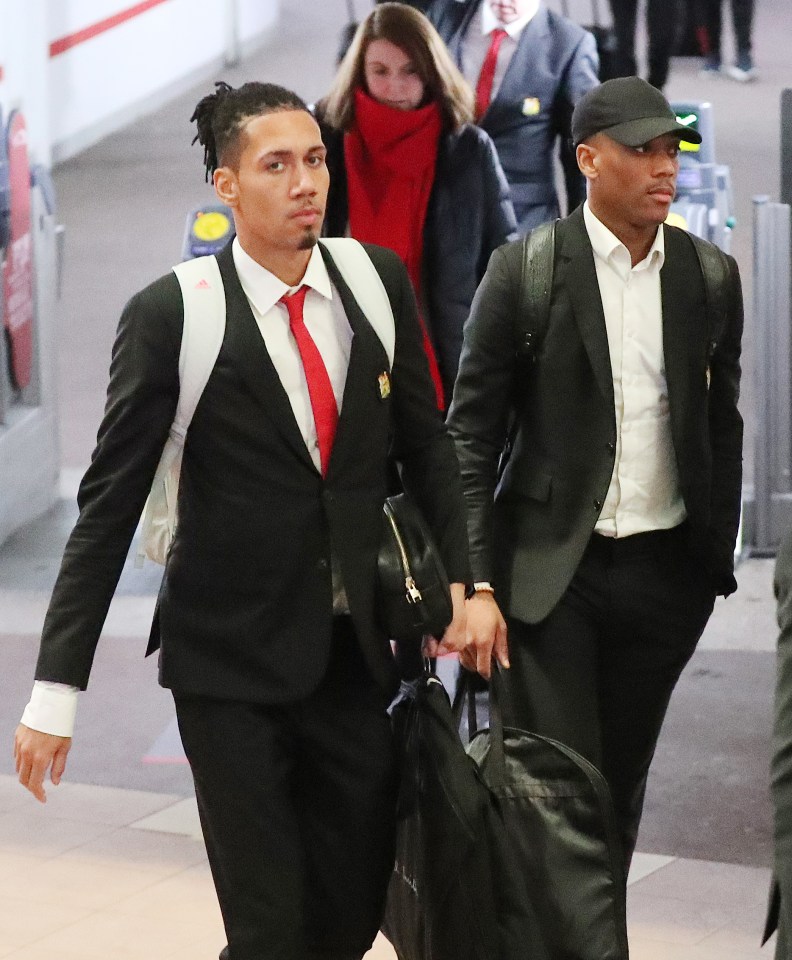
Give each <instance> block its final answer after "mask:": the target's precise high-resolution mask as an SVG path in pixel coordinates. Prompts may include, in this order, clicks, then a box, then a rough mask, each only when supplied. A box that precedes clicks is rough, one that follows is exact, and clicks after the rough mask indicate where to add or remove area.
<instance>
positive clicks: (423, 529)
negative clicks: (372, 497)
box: [377, 493, 452, 643]
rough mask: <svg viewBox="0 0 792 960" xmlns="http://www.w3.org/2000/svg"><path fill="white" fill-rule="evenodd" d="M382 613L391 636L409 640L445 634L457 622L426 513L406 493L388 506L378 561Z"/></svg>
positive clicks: (446, 578)
mask: <svg viewBox="0 0 792 960" xmlns="http://www.w3.org/2000/svg"><path fill="white" fill-rule="evenodd" d="M377 566H378V569H379V587H380V590H379V601H380V602H379V608H380V609H379V612H380V617H381V620H382V623H383V625H384V626H385V628H386V630H387V632H388V635H389V636H390V637H391V638H392V639H394V640H400V641H402V642H403V643H409V642H417V643H420V641H421V639H422V637H424V636H425V635H432V636H440V635H441V634H442V632H443V631H444V630H445V628H446V627H447V626H448V624H449V623H451V617H452V605H451V589H450V587H449V584H448V576H447V574H446V572H445V568H444V566H443V561H442V560H441V559H440V553H439V551H438V549H437V546H436V544H435V542H434V540H433V539H432V535H431V533H430V532H429V528H428V527H427V525H426V523H425V521H424V519H423V517H422V516H421V513H420V511H419V510H418V508H417V507H416V506H415V504H414V503H413V502H412V500H410V498H409V497H408V496H407V494H405V493H400V494H398V496H395V497H388V499H387V500H386V501H385V503H384V505H383V535H382V543H381V545H380V552H379V557H378V561H377Z"/></svg>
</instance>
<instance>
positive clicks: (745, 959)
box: [0, 776, 772, 960]
mask: <svg viewBox="0 0 792 960" xmlns="http://www.w3.org/2000/svg"><path fill="white" fill-rule="evenodd" d="M768 879H769V877H768V871H767V870H764V869H760V868H755V867H741V866H733V865H729V864H720V863H708V862H705V861H697V860H683V859H675V858H673V857H661V856H656V855H648V854H647V855H639V856H638V857H637V858H636V862H635V864H634V869H633V872H632V874H631V877H630V891H629V901H628V910H629V927H630V943H631V956H632V960H770V957H771V956H772V949H771V948H770V947H766V948H765V949H764V950H760V949H759V936H760V932H761V927H762V921H763V913H764V905H765V899H766V893H767V885H768ZM224 942H225V940H224V936H223V929H222V925H221V922H220V914H219V911H218V908H217V903H216V901H215V897H214V891H213V888H212V882H211V878H210V876H209V870H208V867H207V865H206V859H205V856H204V851H203V845H202V843H201V841H200V836H199V830H198V820H197V814H196V811H195V804H194V801H192V800H184V799H183V798H179V797H175V796H169V795H167V794H154V793H144V792H141V791H133V790H119V789H113V788H109V787H92V786H84V785H77V784H69V783H64V784H62V785H61V786H59V787H57V788H50V789H49V791H48V802H47V804H46V806H43V807H42V806H40V805H39V804H37V803H36V802H35V801H34V800H33V799H32V798H31V797H30V796H29V795H28V794H26V793H25V792H24V791H23V790H22V788H21V787H20V786H19V785H18V784H17V783H16V781H15V780H14V778H13V777H10V776H5V777H0V958H8V960H93V958H97V960H98V958H100V957H101V958H103V960H107V958H112V960H213V958H214V957H215V956H216V955H217V953H218V951H219V950H220V948H221V947H222V946H223V943H224ZM393 957H394V954H393V951H392V950H391V948H390V945H389V944H388V943H387V941H385V940H384V939H383V938H380V939H378V940H377V942H376V943H375V944H374V947H373V949H372V950H371V952H370V953H369V955H368V958H367V960H392V958H393Z"/></svg>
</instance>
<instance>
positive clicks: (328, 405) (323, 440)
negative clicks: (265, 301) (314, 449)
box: [280, 284, 338, 477]
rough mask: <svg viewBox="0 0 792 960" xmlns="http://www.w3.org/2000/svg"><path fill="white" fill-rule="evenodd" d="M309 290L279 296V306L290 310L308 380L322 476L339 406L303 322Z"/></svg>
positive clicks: (304, 286) (293, 332)
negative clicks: (281, 305)
mask: <svg viewBox="0 0 792 960" xmlns="http://www.w3.org/2000/svg"><path fill="white" fill-rule="evenodd" d="M307 293H308V287H307V286H306V285H305V284H303V285H302V286H301V287H300V289H299V290H298V291H297V292H296V293H293V294H291V296H289V294H285V295H284V296H282V297H281V301H280V302H281V303H282V304H284V305H285V306H286V309H287V310H288V311H289V326H290V327H291V332H292V334H293V335H294V339H295V340H296V341H297V349H298V350H299V351H300V359H301V360H302V365H303V369H304V370H305V379H306V380H307V381H308V396H309V397H310V400H311V409H312V410H313V417H314V423H315V424H316V438H317V440H318V441H319V459H320V461H321V464H322V476H323V477H324V476H326V475H327V465H328V463H329V462H330V451H331V450H332V449H333V440H334V439H335V432H336V426H337V424H338V405H337V404H336V399H335V394H334V393H333V385H332V384H331V383H330V377H329V376H328V373H327V367H326V366H325V365H324V360H322V355H321V353H319V349H318V347H317V346H316V344H315V343H314V341H313V337H312V336H311V334H310V333H309V332H308V328H307V327H306V326H305V320H304V319H303V306H304V304H305V295H306V294H307Z"/></svg>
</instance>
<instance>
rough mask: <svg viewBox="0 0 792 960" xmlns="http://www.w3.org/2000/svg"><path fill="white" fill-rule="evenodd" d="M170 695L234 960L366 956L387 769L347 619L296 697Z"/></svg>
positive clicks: (389, 855) (377, 694)
mask: <svg viewBox="0 0 792 960" xmlns="http://www.w3.org/2000/svg"><path fill="white" fill-rule="evenodd" d="M174 700H175V702H176V712H177V716H178V721H179V730H180V731H181V736H182V741H183V743H184V749H185V752H186V754H187V758H188V760H189V762H190V766H191V768H192V773H193V778H194V780H195V792H196V796H197V799H198V810H199V813H200V816H201V826H202V829H203V834H204V840H205V842H206V850H207V854H208V857H209V863H210V866H211V869H212V876H213V879H214V883H215V888H216V890H217V896H218V900H219V902H220V909H221V912H222V915H223V921H224V924H225V929H226V934H227V936H228V945H229V954H230V958H231V960H320V958H322V960H355V958H359V957H362V955H363V954H364V953H365V952H366V951H367V950H368V949H369V948H370V946H371V943H372V941H373V940H374V937H375V936H376V934H377V930H378V928H379V924H380V920H381V917H382V912H383V907H384V900H385V892H386V888H387V883H388V879H389V877H390V874H391V871H392V868H393V850H394V833H395V797H396V782H395V780H396V769H395V754H394V749H393V743H392V737H391V729H390V720H389V718H388V716H387V714H386V708H387V706H388V703H387V700H386V698H385V694H384V693H383V691H382V690H381V689H380V688H379V687H378V686H377V685H376V684H375V683H374V681H373V680H372V679H371V677H370V676H369V673H368V671H367V669H366V667H365V665H364V662H363V659H362V655H361V653H360V650H359V647H358V644H357V640H356V637H355V634H354V630H353V628H352V625H351V620H350V619H349V618H348V617H339V618H337V619H336V628H335V631H334V637H333V651H332V654H331V660H330V666H329V668H328V671H327V674H326V676H325V678H324V680H323V682H322V685H321V686H320V688H319V689H318V690H316V691H315V693H313V694H312V695H311V696H310V697H308V698H307V699H306V700H304V701H301V702H298V703H291V704H285V705H280V706H266V705H260V704H251V703H237V702H233V701H223V700H213V699H208V698H203V697H201V698H193V697H185V696H180V695H179V694H178V693H174Z"/></svg>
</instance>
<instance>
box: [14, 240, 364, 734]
mask: <svg viewBox="0 0 792 960" xmlns="http://www.w3.org/2000/svg"><path fill="white" fill-rule="evenodd" d="M232 252H233V256H234V266H235V267H236V270H237V274H238V276H239V281H240V283H241V284H242V289H243V290H244V292H245V296H246V297H247V299H248V302H249V303H250V308H251V310H252V311H253V316H254V318H255V320H256V323H257V324H258V328H259V330H260V331H261V336H262V337H263V338H264V345H265V346H266V348H267V352H268V353H269V355H270V358H271V360H272V363H273V366H274V367H275V370H276V372H277V374H278V376H279V377H280V380H281V383H282V384H283V387H284V389H285V391H286V394H287V395H288V398H289V403H290V404H291V408H292V410H293V412H294V417H295V419H296V421H297V425H298V426H299V428H300V432H301V433H302V435H303V439H304V440H305V445H306V447H307V448H308V452H309V453H310V455H311V459H312V460H313V462H314V464H315V466H316V468H317V470H320V469H321V460H320V456H319V441H318V439H317V436H316V425H315V423H314V419H313V412H312V409H311V399H310V396H309V394H308V383H307V381H306V379H305V371H304V369H303V365H302V360H301V359H300V352H299V350H298V349H297V343H296V341H295V339H294V337H293V336H292V334H291V330H290V329H289V313H288V310H287V309H286V307H285V305H284V304H282V303H279V301H280V299H281V297H282V296H283V295H284V294H286V293H293V292H295V291H296V290H297V289H298V288H299V287H300V286H302V284H306V285H307V286H309V287H310V290H309V291H308V293H307V295H306V297H305V307H304V309H303V319H304V320H305V326H306V327H307V328H308V332H309V333H310V334H311V337H312V338H313V340H314V342H315V343H316V346H317V349H318V350H319V353H320V354H321V355H322V360H323V361H324V363H325V366H326V367H327V373H328V376H329V377H330V382H331V384H332V386H333V393H334V394H335V398H336V403H337V404H338V411H339V413H340V412H341V404H342V401H343V395H344V386H345V384H346V374H347V367H348V365H349V354H350V352H351V349H352V328H351V327H350V325H349V320H347V316H346V312H345V310H344V306H343V304H342V303H341V298H340V297H339V296H338V295H337V292H336V290H335V288H334V287H333V284H332V282H331V280H330V277H329V276H328V273H327V268H326V267H325V264H324V260H323V259H322V254H321V253H320V251H319V248H318V246H315V247H314V248H313V250H312V251H311V258H310V260H309V261H308V267H307V269H306V271H305V275H304V276H303V279H302V281H301V282H300V283H299V284H298V285H297V287H289V286H288V285H287V284H285V283H284V282H283V281H282V280H279V279H278V278H277V277H276V276H275V275H274V274H273V273H270V271H269V270H267V269H265V268H264V267H262V266H261V265H260V264H258V263H256V261H255V260H253V258H252V257H250V256H248V254H247V253H245V251H244V250H243V249H242V246H241V245H240V243H239V240H238V239H234V242H233V246H232ZM333 581H334V584H333V595H334V599H333V602H334V610H335V611H336V612H342V611H344V610H345V607H346V598H345V596H344V594H343V587H342V586H341V583H340V580H339V577H338V571H337V567H336V564H335V563H334V564H333ZM78 693H79V688H78V687H73V686H71V685H69V684H65V683H53V682H51V681H48V680H36V681H35V682H34V684H33V693H32V694H31V697H30V702H29V703H28V705H27V706H26V707H25V711H24V713H23V714H22V720H21V722H22V723H24V724H25V726H27V727H30V728H31V730H39V731H41V732H42V733H51V734H55V735H56V736H59V737H70V736H72V733H73V731H74V721H75V716H76V713H77V695H78Z"/></svg>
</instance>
